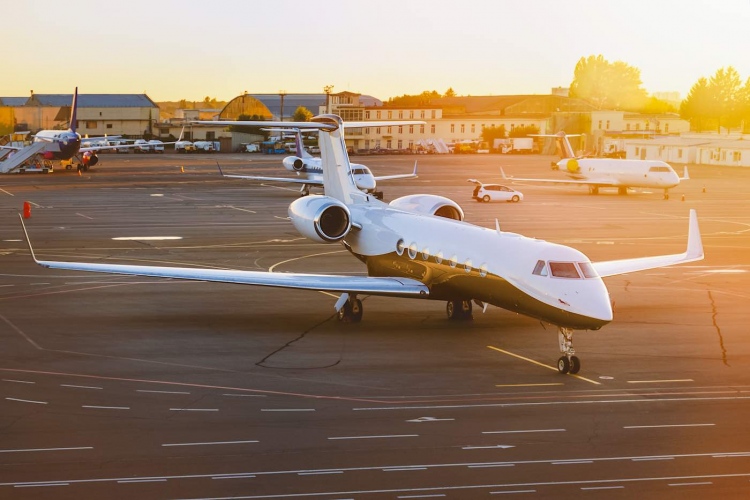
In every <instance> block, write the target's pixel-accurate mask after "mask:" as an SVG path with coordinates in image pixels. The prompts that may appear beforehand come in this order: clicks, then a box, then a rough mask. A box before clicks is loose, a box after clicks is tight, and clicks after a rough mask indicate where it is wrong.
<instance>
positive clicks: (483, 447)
mask: <svg viewBox="0 0 750 500" xmlns="http://www.w3.org/2000/svg"><path fill="white" fill-rule="evenodd" d="M497 448H500V449H502V450H506V449H508V448H515V446H511V445H508V444H496V445H493V446H462V447H461V449H462V450H489V449H497Z"/></svg>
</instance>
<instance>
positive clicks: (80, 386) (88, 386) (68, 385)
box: [60, 384, 103, 390]
mask: <svg viewBox="0 0 750 500" xmlns="http://www.w3.org/2000/svg"><path fill="white" fill-rule="evenodd" d="M60 387H72V388H74V389H98V390H102V389H103V387H95V386H92V385H70V384H60Z"/></svg>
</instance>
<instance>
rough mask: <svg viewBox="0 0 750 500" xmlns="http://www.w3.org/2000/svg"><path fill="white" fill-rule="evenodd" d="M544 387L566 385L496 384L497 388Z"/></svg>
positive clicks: (560, 383) (557, 383)
mask: <svg viewBox="0 0 750 500" xmlns="http://www.w3.org/2000/svg"><path fill="white" fill-rule="evenodd" d="M543 385H565V384H563V383H562V382H555V383H553V384H495V387H539V386H543Z"/></svg>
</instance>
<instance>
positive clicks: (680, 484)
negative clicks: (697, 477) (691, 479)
mask: <svg viewBox="0 0 750 500" xmlns="http://www.w3.org/2000/svg"><path fill="white" fill-rule="evenodd" d="M668 484H669V486H698V485H701V484H714V483H712V482H711V481H703V482H700V483H668Z"/></svg>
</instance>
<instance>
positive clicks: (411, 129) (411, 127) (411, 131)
mask: <svg viewBox="0 0 750 500" xmlns="http://www.w3.org/2000/svg"><path fill="white" fill-rule="evenodd" d="M409 133H410V134H413V133H414V125H409Z"/></svg>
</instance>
